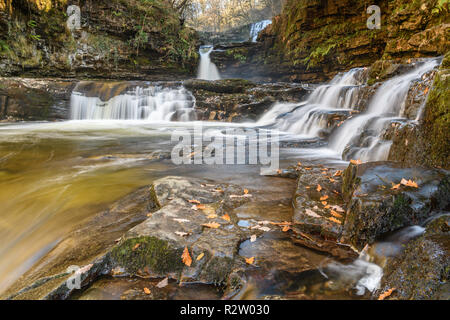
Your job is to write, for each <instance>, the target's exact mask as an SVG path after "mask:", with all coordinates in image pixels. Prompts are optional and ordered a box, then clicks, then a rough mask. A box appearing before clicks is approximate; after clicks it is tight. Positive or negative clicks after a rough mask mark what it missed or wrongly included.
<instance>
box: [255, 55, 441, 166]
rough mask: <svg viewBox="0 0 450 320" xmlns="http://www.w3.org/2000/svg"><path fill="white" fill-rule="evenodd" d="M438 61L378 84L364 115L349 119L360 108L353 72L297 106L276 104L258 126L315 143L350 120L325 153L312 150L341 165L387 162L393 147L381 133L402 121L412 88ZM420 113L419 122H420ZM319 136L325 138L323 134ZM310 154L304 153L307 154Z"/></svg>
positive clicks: (359, 78)
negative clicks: (334, 122)
mask: <svg viewBox="0 0 450 320" xmlns="http://www.w3.org/2000/svg"><path fill="white" fill-rule="evenodd" d="M439 61H440V59H427V60H425V61H422V62H417V63H416V64H417V65H416V67H415V68H414V69H413V70H412V71H410V72H408V73H406V74H404V75H400V76H397V77H395V78H393V79H391V80H388V81H386V82H385V83H384V84H382V85H381V86H380V87H379V88H378V89H377V90H376V92H375V94H374V96H373V97H372V98H371V100H370V102H369V105H368V108H367V110H366V111H365V112H363V113H362V114H353V113H356V112H354V111H355V110H357V109H358V108H359V104H360V103H361V97H360V92H361V88H362V87H363V86H364V82H365V81H364V79H363V78H364V69H361V68H358V69H352V70H350V71H348V72H347V73H344V74H339V75H337V76H336V77H335V78H334V79H333V80H332V81H331V82H330V83H328V84H325V85H321V86H319V87H317V88H316V89H315V90H314V91H313V92H312V93H311V95H310V96H309V97H308V98H307V99H306V100H305V101H303V102H301V103H298V104H292V103H277V104H275V105H274V106H273V107H272V109H271V110H269V111H268V112H267V113H266V114H265V115H263V116H262V117H261V119H260V120H259V121H258V125H264V126H267V125H271V126H272V127H273V128H274V129H277V130H279V131H282V132H287V133H291V134H294V135H296V136H297V137H300V138H317V137H321V136H323V135H327V134H329V130H328V131H327V126H328V122H329V119H330V118H333V117H334V116H338V115H344V116H348V115H349V114H350V113H352V111H353V113H352V115H351V116H350V117H348V118H347V120H346V121H345V122H343V123H342V125H340V126H339V127H338V128H337V129H335V130H334V132H333V133H332V134H331V136H330V138H329V143H328V146H329V149H327V150H325V149H316V151H315V152H316V154H320V153H321V151H322V153H323V154H324V155H327V156H329V155H330V153H334V154H335V155H336V156H337V157H339V159H341V158H342V159H347V160H348V159H361V160H362V161H378V160H386V159H387V157H388V155H389V150H390V147H391V144H392V141H387V140H384V139H383V134H384V133H385V130H386V129H387V128H388V126H389V125H390V123H391V121H393V120H406V119H405V118H404V111H405V107H406V99H407V96H408V91H409V89H410V87H411V84H412V83H413V82H414V81H417V80H420V79H421V78H422V76H423V75H424V74H425V73H427V72H429V71H431V70H432V69H434V68H435V67H436V66H438V65H439ZM421 112H422V111H420V110H419V113H418V116H417V117H420V113H421ZM322 133H323V134H322ZM309 151H310V150H308V152H309Z"/></svg>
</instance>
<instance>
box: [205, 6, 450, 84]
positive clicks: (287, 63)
mask: <svg viewBox="0 0 450 320" xmlns="http://www.w3.org/2000/svg"><path fill="white" fill-rule="evenodd" d="M374 4H376V5H378V6H379V7H380V9H381V28H380V29H369V28H368V27H367V20H368V19H369V17H370V15H371V14H368V13H367V8H368V7H369V6H371V5H374ZM449 22H450V15H449V8H448V1H439V0H427V1H409V0H395V1H394V0H383V1H377V2H376V3H374V2H373V1H366V0H364V1H356V0H345V1H335V0H332V1H311V0H300V1H299V0H288V1H286V3H285V5H284V9H283V11H282V13H281V14H280V15H279V16H276V17H274V19H273V23H272V25H271V26H269V27H268V28H267V29H266V30H265V31H264V32H262V33H261V34H260V36H259V41H260V42H259V43H257V44H241V45H240V46H237V45H236V46H234V45H233V48H231V51H229V52H228V50H226V51H225V52H222V53H217V56H214V55H212V56H211V57H212V59H213V61H214V62H217V65H218V67H219V69H220V71H221V72H227V73H238V72H241V73H243V72H242V70H245V74H246V77H248V78H255V79H258V78H266V79H283V80H289V81H298V82H302V81H309V82H322V81H325V80H328V79H330V78H332V77H333V76H334V75H335V74H336V73H337V72H340V71H345V70H348V69H350V68H352V67H361V66H370V65H371V64H372V63H374V62H376V61H379V60H395V61H396V63H398V62H399V61H402V62H406V61H407V60H408V59H409V58H417V57H429V56H438V55H442V54H444V53H445V52H447V51H448V50H449V48H450V42H449V40H448V39H449V32H450V28H449V26H450V24H449ZM227 53H228V59H226V58H227ZM396 63H394V64H393V66H392V67H391V68H382V69H383V70H382V73H386V75H387V74H392V73H395V72H396V67H395V64H396ZM384 76H385V74H381V76H380V77H379V78H380V79H381V78H382V77H384ZM374 79H375V80H376V76H375V77H374V78H372V80H371V82H375V81H374Z"/></svg>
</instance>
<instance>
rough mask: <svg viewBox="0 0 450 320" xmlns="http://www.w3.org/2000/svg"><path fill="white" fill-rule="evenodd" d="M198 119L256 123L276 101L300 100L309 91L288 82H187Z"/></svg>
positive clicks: (186, 85)
mask: <svg viewBox="0 0 450 320" xmlns="http://www.w3.org/2000/svg"><path fill="white" fill-rule="evenodd" d="M183 85H184V87H185V88H186V89H188V90H190V91H191V92H192V94H193V95H194V97H195V100H196V113H197V119H199V120H218V121H248V120H252V121H255V120H256V119H257V118H258V117H259V116H260V115H262V114H263V113H264V112H266V111H267V110H269V109H270V108H271V107H272V105H273V104H274V103H275V102H277V101H281V102H296V101H300V100H301V99H302V98H303V97H304V96H305V95H306V94H308V93H309V91H310V88H309V87H307V86H302V85H292V84H287V83H273V84H256V83H253V82H250V81H247V80H242V79H226V80H216V81H204V80H187V81H184V83H183Z"/></svg>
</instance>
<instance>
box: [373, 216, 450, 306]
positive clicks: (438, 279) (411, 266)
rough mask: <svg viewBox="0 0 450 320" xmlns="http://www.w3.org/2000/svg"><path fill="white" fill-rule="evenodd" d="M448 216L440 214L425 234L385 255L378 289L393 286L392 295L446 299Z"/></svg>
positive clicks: (449, 261)
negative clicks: (397, 254)
mask: <svg viewBox="0 0 450 320" xmlns="http://www.w3.org/2000/svg"><path fill="white" fill-rule="evenodd" d="M448 223H449V217H448V215H444V216H441V217H439V218H437V219H435V220H433V221H432V222H431V223H429V224H428V225H427V227H426V231H425V234H424V235H423V236H421V237H419V238H418V239H416V240H414V241H411V242H409V243H408V244H407V245H406V248H405V250H404V251H403V252H402V253H401V254H400V255H399V256H398V257H395V258H390V259H388V263H387V265H386V268H385V270H384V276H383V279H382V284H381V290H379V291H380V292H383V291H385V290H387V289H389V288H396V290H395V291H394V293H393V295H392V298H394V299H408V300H410V299H414V300H416V299H447V298H448V296H449V294H450V292H449V287H448V281H449V277H450V258H449V253H450V252H449V250H450V241H449V239H450V233H449V227H448Z"/></svg>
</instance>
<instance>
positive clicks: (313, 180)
mask: <svg viewBox="0 0 450 320" xmlns="http://www.w3.org/2000/svg"><path fill="white" fill-rule="evenodd" d="M297 172H298V180H297V188H296V191H295V195H294V199H293V205H294V215H293V218H292V222H293V227H292V229H293V236H294V241H295V242H297V243H299V244H302V245H304V246H307V247H310V248H313V249H315V250H318V251H322V252H327V253H330V254H331V255H333V256H335V257H337V258H339V259H343V260H348V259H351V258H356V256H357V255H356V253H355V252H354V251H353V250H352V249H350V248H349V247H347V246H344V245H340V244H339V243H338V241H337V239H338V238H339V236H340V233H341V232H342V224H343V221H344V219H345V205H344V201H343V199H342V195H341V192H340V191H338V190H340V188H341V183H342V177H341V173H342V171H340V170H337V169H331V168H325V167H320V166H311V167H306V166H300V167H298V168H297Z"/></svg>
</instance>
